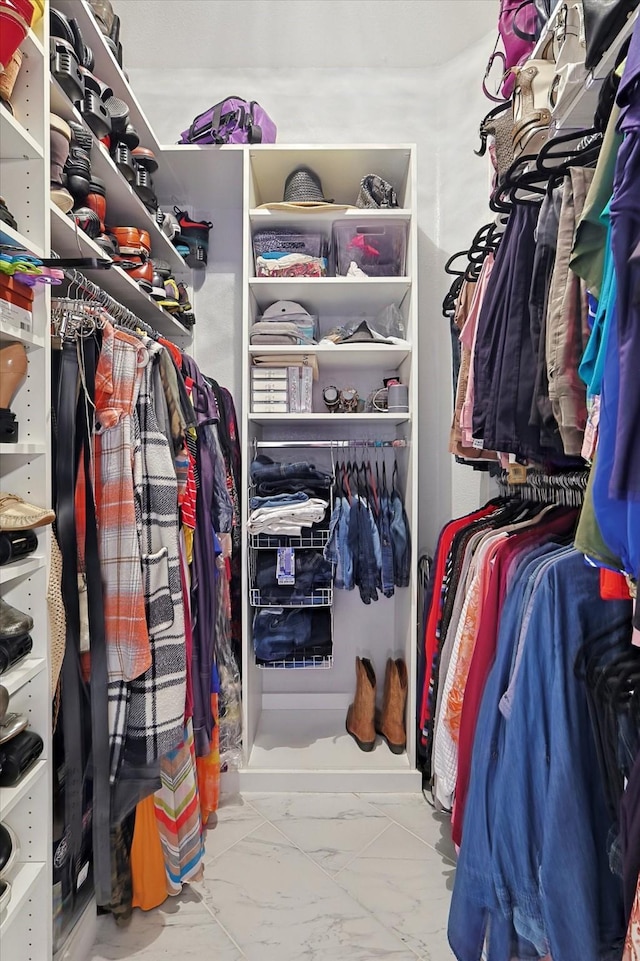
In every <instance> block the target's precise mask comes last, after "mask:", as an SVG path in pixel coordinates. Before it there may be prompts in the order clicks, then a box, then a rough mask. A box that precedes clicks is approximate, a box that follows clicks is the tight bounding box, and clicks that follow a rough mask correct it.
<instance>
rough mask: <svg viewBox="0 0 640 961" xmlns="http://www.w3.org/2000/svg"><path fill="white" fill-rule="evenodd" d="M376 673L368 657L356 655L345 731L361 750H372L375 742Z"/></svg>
mask: <svg viewBox="0 0 640 961" xmlns="http://www.w3.org/2000/svg"><path fill="white" fill-rule="evenodd" d="M375 710H376V675H375V671H374V669H373V664H372V663H371V661H370V660H369V658H368V657H362V658H360V657H356V694H355V697H354V699H353V703H352V704H350V705H349V710H348V711H347V724H346V727H347V733H348V734H350V735H351V737H352V738H353V740H354V741H355V742H356V744H357V745H358V747H359V748H360V750H361V751H367V752H369V751H373V749H374V747H375V744H376V729H375V726H374V716H375Z"/></svg>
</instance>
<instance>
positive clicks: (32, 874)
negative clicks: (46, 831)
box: [0, 861, 46, 961]
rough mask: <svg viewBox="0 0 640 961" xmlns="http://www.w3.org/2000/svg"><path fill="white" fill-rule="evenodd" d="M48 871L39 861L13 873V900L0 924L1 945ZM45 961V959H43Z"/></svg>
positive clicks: (29, 863)
mask: <svg viewBox="0 0 640 961" xmlns="http://www.w3.org/2000/svg"><path fill="white" fill-rule="evenodd" d="M45 869H46V864H44V863H42V862H37V861H25V862H23V863H22V864H20V865H19V867H18V868H17V869H16V870H15V871H13V872H12V873H11V876H10V877H9V879H8V880H9V883H10V884H11V900H10V901H9V904H8V905H7V910H6V912H5V913H4V914H3V915H2V923H0V943H1V942H2V938H3V935H5V934H6V932H7V931H8V930H9V928H10V927H11V924H12V922H13V921H14V920H15V918H17V917H19V914H20V909H21V908H22V906H23V904H24V902H25V901H26V900H27V899H28V898H29V897H30V896H31V895H32V894H33V893H34V892H35V888H36V885H37V883H38V880H39V878H40V875H41V874H42V872H43V871H44V870H45ZM43 961H44V959H43Z"/></svg>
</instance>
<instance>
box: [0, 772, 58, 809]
mask: <svg viewBox="0 0 640 961" xmlns="http://www.w3.org/2000/svg"><path fill="white" fill-rule="evenodd" d="M47 763H48V762H47V761H45V760H42V759H41V760H39V761H36V763H35V764H34V765H33V767H31V768H29V770H28V771H27V773H26V774H25V775H24V777H23V778H22V780H20V781H18V783H17V784H15V785H14V786H13V787H0V819H2V820H4V819H5V818H8V817H9V815H10V814H11V812H12V811H13V809H14V807H15V806H16V804H19V803H20V801H21V800H22V798H24V797H26V796H27V795H28V794H29V792H30V791H32V790H33V788H34V787H35V786H36V784H37V783H38V781H39V780H40V778H41V777H43V776H44V774H45V772H46V769H47Z"/></svg>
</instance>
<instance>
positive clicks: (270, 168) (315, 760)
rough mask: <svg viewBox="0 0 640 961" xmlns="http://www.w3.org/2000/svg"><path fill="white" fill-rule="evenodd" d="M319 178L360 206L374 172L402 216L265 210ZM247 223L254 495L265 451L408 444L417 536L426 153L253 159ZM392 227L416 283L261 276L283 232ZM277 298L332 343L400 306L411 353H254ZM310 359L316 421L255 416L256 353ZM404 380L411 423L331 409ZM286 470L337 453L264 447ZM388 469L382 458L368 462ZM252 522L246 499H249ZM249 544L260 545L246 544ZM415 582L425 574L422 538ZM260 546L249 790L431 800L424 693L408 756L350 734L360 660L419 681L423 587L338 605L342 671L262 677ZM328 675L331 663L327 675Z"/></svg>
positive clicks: (246, 679)
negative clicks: (325, 393) (292, 187)
mask: <svg viewBox="0 0 640 961" xmlns="http://www.w3.org/2000/svg"><path fill="white" fill-rule="evenodd" d="M300 164H304V165H307V166H309V167H311V168H312V169H313V170H315V171H316V172H317V173H318V174H319V176H320V178H321V180H322V185H323V189H324V193H325V196H328V197H332V198H334V199H335V203H336V204H347V203H349V204H353V202H354V200H355V197H356V195H357V192H358V188H359V184H360V181H361V179H362V177H364V176H365V175H366V174H368V173H378V174H380V175H381V176H383V177H384V178H385V179H387V180H389V181H390V182H391V183H393V184H394V186H395V187H396V190H397V191H398V195H399V198H400V202H401V204H402V206H401V208H400V209H399V210H393V211H373V210H366V211H362V210H355V209H351V210H337V211H332V210H331V209H330V208H327V209H326V210H325V211H323V212H322V213H319V212H309V211H307V212H288V211H278V210H268V209H265V208H260V205H261V204H263V203H268V202H270V201H274V200H280V199H281V197H282V190H283V184H284V181H285V178H286V176H287V174H288V173H290V171H291V170H293V169H294V168H295V167H296V166H298V165H300ZM243 179H244V201H243V209H244V224H243V257H244V259H243V277H244V278H245V283H244V294H243V343H244V375H243V396H242V409H243V426H242V436H243V437H244V438H245V448H244V450H245V456H244V459H243V471H244V476H243V487H244V489H245V491H246V490H247V488H248V485H249V469H250V462H251V459H252V456H253V444H254V441H256V442H261V443H262V444H268V443H269V442H270V441H286V440H299V441H300V440H302V441H304V440H307V441H310V440H314V439H323V440H331V439H343V440H344V439H353V440H367V439H368V440H372V441H374V440H381V439H382V440H399V441H403V442H404V443H405V445H406V446H404V447H402V448H400V449H397V450H396V451H393V450H390V449H389V448H385V451H386V453H385V454H384V455H382V454H381V455H380V456H381V458H382V456H384V457H385V459H386V462H387V471H389V470H390V469H391V468H392V466H393V460H394V455H395V457H396V458H397V462H398V468H399V472H400V475H401V484H402V488H403V490H404V491H405V504H406V509H407V514H408V516H409V521H410V524H411V526H412V530H413V531H415V529H416V523H417V449H416V437H417V429H416V428H417V423H416V421H417V415H418V405H417V383H416V377H415V375H414V372H415V364H414V358H415V352H416V348H417V326H418V325H417V290H416V284H415V278H416V276H417V270H416V256H417V247H416V244H417V226H416V218H415V200H416V184H415V148H414V147H413V146H411V145H400V146H397V147H395V146H344V147H317V146H314V147H305V146H292V147H288V146H282V147H281V146H277V145H274V146H264V147H256V148H251V149H249V150H246V152H245V155H244V175H243ZM377 217H379V218H381V219H390V220H395V221H402V222H404V223H406V224H407V225H408V246H407V271H406V276H403V277H388V278H387V277H385V278H373V279H366V280H365V279H358V280H351V279H345V278H341V277H326V278H302V279H279V278H262V277H255V276H254V263H253V251H252V236H253V234H254V232H255V231H256V230H261V229H268V228H270V227H283V226H286V227H294V226H297V227H302V228H305V229H313V228H314V226H315V227H320V228H321V229H322V230H323V231H326V232H327V233H329V232H330V230H331V224H332V223H333V222H335V221H343V222H345V221H346V222H348V221H349V220H352V221H353V220H356V219H357V220H358V221H359V220H370V219H376V218H377ZM276 300H292V301H296V302H298V303H301V304H302V306H303V307H305V308H306V309H307V310H309V312H310V313H312V314H317V315H318V316H319V323H320V330H321V333H322V332H326V331H327V330H328V329H329V328H331V327H332V326H334V325H335V323H336V322H337V321H338V320H339V319H345V318H351V319H353V318H372V317H374V316H375V315H376V314H377V313H378V312H379V311H380V310H381V309H382V308H383V307H385V306H387V305H388V304H395V305H396V306H397V307H399V308H400V310H401V312H402V314H403V317H404V321H405V327H406V338H407V340H406V342H405V343H403V344H401V345H399V346H385V345H366V344H365V345H360V346H355V345H354V346H326V345H316V346H303V347H277V346H274V347H263V346H257V345H253V346H252V345H250V343H249V328H250V326H251V324H252V323H253V321H254V320H255V319H256V318H257V317H258V316H259V315H260V314H261V313H262V312H263V310H264V309H265V308H266V307H267V306H269V305H270V304H272V303H274V301H276ZM270 353H273V354H282V353H284V354H291V355H297V356H298V357H300V356H303V355H306V356H307V357H309V358H311V357H313V358H314V359H316V360H317V363H318V380H317V381H316V382H315V383H314V388H313V394H314V398H313V413H305V414H297V413H291V414H269V413H267V414H253V413H251V407H250V371H251V363H252V359H253V357H255V356H256V355H262V356H264V355H268V354H270ZM390 374H396V375H397V376H399V377H400V380H401V381H402V382H403V383H406V384H408V385H409V397H410V399H409V412H408V413H404V414H387V413H372V414H367V413H363V414H331V413H328V412H327V411H326V408H325V407H324V405H323V403H322V388H323V387H324V386H326V385H327V384H337V385H339V386H340V385H341V386H347V385H348V386H354V387H356V389H357V390H358V392H359V394H360V396H362V397H366V396H367V394H368V393H369V392H371V391H372V390H373V389H375V388H377V387H379V386H382V378H383V377H384V376H389V375H390ZM264 453H266V454H269V455H270V456H272V457H273V458H274V459H280V460H292V459H293V460H298V459H305V458H307V457H308V458H309V459H312V460H313V461H314V462H315V463H318V464H321V465H322V466H324V467H329V466H330V463H331V451H330V450H327V449H325V450H321V449H314V450H309V451H308V452H306V451H305V450H301V449H299V448H298V449H296V450H295V451H294V450H287V449H286V448H278V449H269V448H268V447H267V448H265V449H264ZM363 454H364V456H365V457H367V456H368V457H370V459H371V460H372V461H374V460H375V451H374V450H368V451H363ZM244 511H245V515H244V518H243V521H245V522H246V518H247V513H248V509H247V505H246V497H245V501H244ZM245 540H246V539H245ZM413 540H414V549H413V555H414V556H413V558H412V565H411V567H412V571H415V570H416V568H417V557H416V556H415V554H416V547H415V541H416V537H415V536H414V539H413ZM248 552H249V547H248V544H245V557H244V564H243V568H244V571H245V575H244V576H245V584H244V611H243V618H244V621H243V623H244V637H243V642H244V648H243V710H244V717H243V722H244V724H243V730H244V755H245V766H244V767H243V768H242V769H241V771H240V772H239V784H240V787H241V788H244V789H246V790H265V791H417V790H419V789H420V775H419V773H418V772H417V770H416V768H415V760H414V759H415V735H414V730H415V716H416V704H415V692H414V687H415V685H414V684H413V683H410V685H409V687H410V690H409V700H408V704H407V713H406V723H407V751H406V753H404V754H402V755H399V756H396V755H393V754H391V752H390V751H389V750H388V748H387V747H386V745H385V744H383V743H380V744H378V745H377V746H376V748H375V750H374V751H372V752H371V753H370V754H365V753H363V752H362V751H360V750H359V749H358V747H357V746H356V744H355V742H354V741H353V740H352V738H351V737H349V735H348V734H347V733H346V730H345V717H346V711H347V707H348V705H349V703H350V701H351V700H352V698H353V693H354V688H355V667H354V661H355V656H356V655H360V656H367V657H370V658H371V659H372V661H373V663H374V665H375V669H376V675H377V678H378V685H379V689H380V696H381V688H382V685H383V682H384V671H385V665H386V660H387V657H390V656H395V657H398V656H402V657H404V658H405V660H406V662H407V667H408V671H409V677H410V678H412V679H413V678H415V673H416V664H415V648H416V644H415V637H416V618H417V606H416V584H415V579H412V583H411V586H410V587H409V588H407V589H396V593H395V595H394V597H393V598H391V599H387V598H384V597H380V599H379V600H378V602H377V603H372V604H371V605H369V606H365V605H364V604H363V603H362V602H361V600H360V596H359V593H358V591H357V590H356V591H353V592H345V591H334V593H333V599H334V604H333V663H332V665H331V666H330V668H329V669H325V670H313V669H309V670H307V669H281V670H278V669H272V670H263V669H260V668H259V667H258V666H257V665H256V663H255V657H254V653H253V644H252V637H251V623H252V616H253V609H252V608H251V606H250V603H249V600H250V596H249V578H248V573H247V572H248V562H249V553H248ZM323 666H324V665H323Z"/></svg>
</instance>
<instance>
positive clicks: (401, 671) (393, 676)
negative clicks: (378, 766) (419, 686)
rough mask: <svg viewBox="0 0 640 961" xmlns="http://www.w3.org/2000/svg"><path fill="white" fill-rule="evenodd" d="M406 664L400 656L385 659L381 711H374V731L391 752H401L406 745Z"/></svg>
mask: <svg viewBox="0 0 640 961" xmlns="http://www.w3.org/2000/svg"><path fill="white" fill-rule="evenodd" d="M407 688H408V681H407V665H406V664H405V662H404V661H403V660H402V658H400V657H399V658H397V660H395V661H392V660H391V658H389V660H388V661H387V670H386V672H385V675H384V698H383V701H382V711H376V731H377V732H378V734H381V735H382V737H383V738H384V740H385V741H386V742H387V746H388V748H389V750H390V751H391V752H392V753H393V754H402V752H403V751H404V749H405V747H406V745H407V733H406V730H405V725H404V709H405V706H406V703H407Z"/></svg>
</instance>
